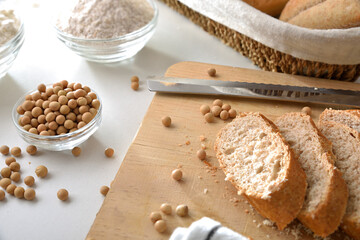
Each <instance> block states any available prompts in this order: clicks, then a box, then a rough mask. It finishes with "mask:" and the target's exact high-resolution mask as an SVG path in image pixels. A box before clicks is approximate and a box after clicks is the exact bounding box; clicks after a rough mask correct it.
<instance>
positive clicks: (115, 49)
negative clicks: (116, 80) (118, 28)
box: [55, 0, 159, 63]
mask: <svg viewBox="0 0 360 240" xmlns="http://www.w3.org/2000/svg"><path fill="white" fill-rule="evenodd" d="M148 1H149V3H150V5H151V6H152V8H153V9H154V16H153V18H152V19H151V21H150V22H149V23H147V24H146V25H145V26H144V27H142V28H140V29H138V30H136V31H134V32H131V33H128V34H126V35H123V36H120V37H118V38H112V39H85V38H78V37H74V36H72V35H70V34H67V33H64V32H62V31H61V30H60V29H59V28H58V27H57V26H56V24H55V31H56V35H57V38H58V39H59V40H60V41H61V42H63V43H64V44H65V46H67V47H68V48H70V49H71V50H72V51H73V52H75V53H76V54H78V55H80V56H81V57H83V58H85V59H86V60H88V61H92V62H99V63H115V62H120V61H122V60H125V59H128V58H131V57H132V56H134V55H135V54H136V53H138V52H139V51H140V50H141V49H142V48H143V47H144V46H145V44H146V43H147V42H148V41H149V40H150V38H151V37H152V36H153V34H154V32H155V28H156V24H157V20H158V15H159V13H158V11H159V10H158V8H157V6H156V4H155V2H154V1H153V0H148Z"/></svg>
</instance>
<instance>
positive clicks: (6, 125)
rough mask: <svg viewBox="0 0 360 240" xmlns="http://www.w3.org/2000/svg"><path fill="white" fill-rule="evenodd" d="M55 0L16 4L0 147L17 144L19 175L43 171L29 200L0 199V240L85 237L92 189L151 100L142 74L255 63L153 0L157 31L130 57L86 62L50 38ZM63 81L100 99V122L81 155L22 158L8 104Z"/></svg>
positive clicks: (114, 163)
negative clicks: (18, 16)
mask: <svg viewBox="0 0 360 240" xmlns="http://www.w3.org/2000/svg"><path fill="white" fill-rule="evenodd" d="M54 2H55V1H37V2H35V1H31V0H18V1H15V3H17V4H19V7H20V9H19V10H20V11H21V12H22V17H23V19H24V21H25V43H24V45H23V47H22V49H21V50H20V53H19V56H18V58H17V59H16V61H15V63H14V65H13V67H12V68H11V69H10V71H9V73H8V74H7V75H6V76H5V77H4V78H2V79H0V145H3V144H6V145H8V146H11V147H13V146H20V147H21V148H22V150H23V152H24V154H23V156H22V157H21V158H19V159H18V162H19V163H20V164H21V167H22V169H21V174H22V180H23V178H24V177H25V176H27V175H33V176H35V174H34V170H35V168H36V166H38V165H40V164H43V165H45V166H47V167H48V169H49V175H48V177H47V178H45V179H39V178H37V177H35V179H36V186H35V189H36V194H37V197H36V200H35V201H32V202H31V201H25V200H19V199H16V198H14V197H12V196H10V195H8V194H7V195H6V200H4V201H2V202H0V240H17V239H19V240H23V239H30V240H32V239H34V240H35V239H36V240H42V239H54V240H55V239H59V240H60V239H61V240H64V239H66V240H68V239H85V237H86V235H87V233H88V231H89V229H90V226H91V225H92V223H93V221H94V219H95V215H96V213H97V212H98V210H99V209H100V207H101V204H102V202H103V199H104V197H103V196H102V195H101V194H100V193H99V189H100V187H101V186H102V185H110V182H111V181H112V180H113V178H114V177H115V174H116V172H117V170H118V169H119V167H120V165H121V162H122V159H123V157H124V156H125V154H126V151H127V149H128V147H129V145H130V144H131V142H132V140H133V138H134V136H135V134H136V131H137V129H138V127H139V125H140V123H141V121H142V118H143V117H144V114H145V112H146V110H147V108H148V106H149V104H150V102H151V100H152V97H153V94H152V93H150V92H148V90H147V87H146V85H145V82H144V80H145V79H146V77H147V76H151V75H163V74H164V72H165V71H166V69H167V68H168V67H169V66H170V65H172V64H174V63H177V62H180V61H189V60H190V61H201V62H208V63H216V64H223V65H230V66H240V67H246V68H256V67H255V66H253V65H252V63H251V62H250V60H248V59H247V58H245V57H243V56H242V55H241V54H239V53H237V52H235V50H233V49H231V48H229V47H227V46H225V45H224V44H222V43H221V42H220V41H219V40H218V39H216V38H214V37H212V36H210V35H208V34H207V33H205V32H204V31H203V30H202V29H201V28H200V27H198V26H196V25H194V24H193V23H191V22H190V21H189V20H187V19H186V18H184V17H183V16H181V15H179V14H177V13H176V12H175V11H173V10H171V9H170V8H168V7H167V6H165V5H164V4H162V3H160V2H157V4H158V6H159V10H160V16H159V22H158V26H157V30H156V33H155V35H154V36H153V38H152V39H151V40H150V41H149V43H148V44H147V45H146V47H145V48H144V49H143V50H142V51H141V52H139V53H138V54H137V55H136V56H135V57H134V58H133V59H131V60H129V61H126V62H122V63H120V64H117V65H116V66H105V65H102V64H97V63H91V62H87V61H85V60H83V59H82V58H80V57H79V56H77V55H75V54H74V53H73V52H71V51H70V50H69V49H67V48H66V47H65V46H64V45H63V44H62V43H61V42H60V41H59V40H58V39H56V37H55V33H54V31H53V29H52V26H51V21H52V18H53V17H54V15H55V12H54V11H53V10H51V9H53V6H52V5H53V3H54ZM34 3H35V6H34ZM132 75H138V76H139V77H140V79H141V85H140V89H139V91H137V92H135V91H132V90H131V88H130V77H131V76H132ZM63 79H67V80H68V81H70V82H74V81H75V82H81V83H83V84H86V85H88V86H90V87H91V88H93V89H95V91H97V93H98V94H99V95H100V96H101V98H102V100H103V122H102V124H101V127H100V128H99V130H98V131H97V132H96V133H95V134H94V135H93V136H92V137H91V138H90V139H89V140H88V141H87V142H85V143H83V144H82V145H81V147H82V149H83V153H82V154H81V156H80V157H77V158H75V157H73V156H72V155H71V153H70V151H64V152H48V151H39V153H38V154H37V155H36V156H29V155H28V154H27V153H26V152H25V148H26V146H27V144H26V143H25V142H24V141H23V140H22V139H21V138H20V137H19V136H18V135H17V132H16V130H15V127H14V126H13V123H12V120H11V110H12V108H13V105H14V104H15V102H16V101H17V99H18V98H19V97H20V96H22V95H23V94H24V93H25V92H27V91H29V90H32V89H34V88H35V87H36V86H37V85H38V84H40V83H53V82H56V81H59V80H63ZM106 147H113V148H114V149H115V156H114V157H113V158H111V159H108V158H106V157H105V156H104V153H103V152H104V149H105V148H106ZM4 160H5V157H4V156H0V168H2V167H5V166H6V165H5V163H4ZM29 162H31V164H29ZM124 184H126V183H124ZM21 185H22V186H24V184H23V183H22V184H21ZM24 187H25V186H24ZM60 188H66V189H67V190H68V191H69V193H70V198H69V200H68V201H66V202H61V201H60V200H58V199H57V197H56V193H57V190H58V189H60ZM119 224H120V223H119Z"/></svg>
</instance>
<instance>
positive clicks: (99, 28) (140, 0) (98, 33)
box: [57, 0, 154, 39]
mask: <svg viewBox="0 0 360 240" xmlns="http://www.w3.org/2000/svg"><path fill="white" fill-rule="evenodd" d="M153 16H154V9H153V8H152V7H151V5H150V4H149V2H148V1H146V0H79V1H77V4H76V5H75V7H74V8H73V9H72V10H71V11H69V12H67V13H64V14H63V15H61V16H60V17H59V18H58V21H57V27H58V28H59V29H60V30H61V31H63V32H65V33H68V34H70V35H73V36H75V37H80V38H86V39H111V38H116V37H120V36H123V35H125V34H127V33H131V32H133V31H135V30H138V29H139V28H141V27H143V26H145V25H146V24H147V23H148V22H150V21H151V19H152V18H153Z"/></svg>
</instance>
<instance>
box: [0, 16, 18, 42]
mask: <svg viewBox="0 0 360 240" xmlns="http://www.w3.org/2000/svg"><path fill="white" fill-rule="evenodd" d="M19 27H20V20H19V19H18V18H17V17H16V16H15V14H14V10H0V46H1V45H4V44H5V43H6V42H8V41H9V40H10V39H12V38H13V37H14V36H15V35H16V34H17V32H18V31H19Z"/></svg>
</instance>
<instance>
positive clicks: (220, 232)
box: [169, 217, 249, 240]
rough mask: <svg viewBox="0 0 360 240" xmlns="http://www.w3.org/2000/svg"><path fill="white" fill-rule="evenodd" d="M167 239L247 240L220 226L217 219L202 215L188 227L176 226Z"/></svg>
mask: <svg viewBox="0 0 360 240" xmlns="http://www.w3.org/2000/svg"><path fill="white" fill-rule="evenodd" d="M169 240H249V239H248V238H246V237H244V236H242V235H240V234H238V233H236V232H234V231H232V230H230V229H229V228H226V227H223V226H221V224H220V223H219V222H217V221H214V220H212V219H210V218H207V217H204V218H202V219H200V220H198V221H196V222H193V223H192V224H191V226H190V227H189V228H177V229H175V231H174V232H173V234H172V235H171V237H170V239H169Z"/></svg>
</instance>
